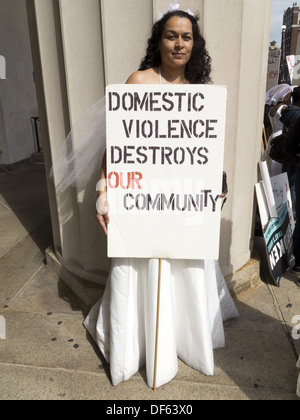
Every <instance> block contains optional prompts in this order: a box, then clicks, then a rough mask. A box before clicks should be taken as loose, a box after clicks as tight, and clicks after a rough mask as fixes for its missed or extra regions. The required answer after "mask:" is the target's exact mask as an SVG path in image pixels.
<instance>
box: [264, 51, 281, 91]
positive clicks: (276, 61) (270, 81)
mask: <svg viewBox="0 0 300 420" xmlns="http://www.w3.org/2000/svg"><path fill="white" fill-rule="evenodd" d="M280 57H281V50H279V49H274V50H270V51H269V59H268V75H267V91H268V90H270V89H271V88H272V87H274V86H277V85H278V78H279V65H280Z"/></svg>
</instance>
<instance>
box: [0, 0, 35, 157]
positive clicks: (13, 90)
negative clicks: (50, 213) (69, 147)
mask: <svg viewBox="0 0 300 420" xmlns="http://www.w3.org/2000/svg"><path fill="white" fill-rule="evenodd" d="M0 55H2V56H3V57H5V60H6V79H5V80H0V150H1V152H2V153H1V154H0V163H2V164H13V163H15V162H18V161H21V160H23V159H26V158H28V157H30V155H31V154H32V153H33V152H34V151H35V144H34V134H33V128H32V123H31V121H30V117H31V116H37V115H38V110H37V103H36V93H35V84H34V80H33V68H32V60H31V49H30V41H29V32H28V23H27V15H26V3H25V0H1V1H0Z"/></svg>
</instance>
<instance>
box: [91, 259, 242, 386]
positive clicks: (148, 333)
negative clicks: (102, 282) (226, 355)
mask: <svg viewBox="0 0 300 420" xmlns="http://www.w3.org/2000/svg"><path fill="white" fill-rule="evenodd" d="M158 271H159V264H158V260H157V259H151V260H146V259H114V260H113V264H112V268H111V272H110V276H109V279H108V283H107V286H106V289H105V292H104V295H103V298H102V300H101V301H100V302H98V303H97V304H96V305H94V307H93V308H92V309H91V311H90V313H89V315H88V317H87V318H86V320H85V322H84V325H85V327H86V328H87V330H88V331H89V332H90V334H91V335H92V337H93V338H94V340H95V341H96V343H97V344H98V346H99V348H100V350H101V352H102V354H103V355H104V357H105V359H106V360H107V362H108V363H109V364H110V372H111V379H112V383H113V385H118V384H119V383H120V382H122V381H126V380H128V379H129V378H130V377H131V376H132V375H134V374H135V373H136V372H137V371H138V370H139V369H140V367H142V366H144V365H146V372H147V383H148V386H149V387H153V385H154V359H155V342H156V313H157V290H158ZM236 316H238V312H237V309H236V307H235V305H234V303H233V300H232V298H231V296H230V294H229V291H228V288H227V286H226V283H225V280H224V277H223V275H222V273H221V271H220V268H219V264H218V263H217V262H216V261H203V260H197V261H195V260H162V267H161V291H160V315H159V329H158V331H159V334H158V355H157V374H156V387H159V386H161V385H163V384H165V383H167V382H169V381H170V380H171V379H173V378H174V377H175V375H176V373H177V371H178V359H177V357H179V358H180V359H181V360H182V361H183V362H185V363H186V364H187V365H189V366H191V367H192V368H194V369H197V370H199V371H200V372H202V373H204V374H206V375H213V374H214V355H213V350H214V349H216V348H221V347H224V346H225V338H224V329H223V321H225V320H226V319H229V318H233V317H236Z"/></svg>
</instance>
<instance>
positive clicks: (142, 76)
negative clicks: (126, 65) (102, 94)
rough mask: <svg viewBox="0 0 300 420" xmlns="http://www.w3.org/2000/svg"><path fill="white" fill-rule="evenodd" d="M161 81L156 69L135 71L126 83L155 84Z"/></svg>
mask: <svg viewBox="0 0 300 420" xmlns="http://www.w3.org/2000/svg"><path fill="white" fill-rule="evenodd" d="M154 83H159V76H158V72H157V70H156V69H153V68H151V69H147V70H143V71H135V72H134V73H132V74H131V75H130V76H129V78H128V79H127V81H126V84H154Z"/></svg>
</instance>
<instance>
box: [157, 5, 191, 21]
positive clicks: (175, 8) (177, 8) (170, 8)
mask: <svg viewBox="0 0 300 420" xmlns="http://www.w3.org/2000/svg"><path fill="white" fill-rule="evenodd" d="M175 10H180V6H179V3H174V2H173V3H170V6H169V7H168V9H167V10H166V11H165V12H164V13H162V12H160V13H159V15H158V17H157V20H156V21H159V20H161V19H162V18H163V17H164V16H165V15H166V14H167V13H169V12H174V11H175ZM184 11H185V12H186V13H188V14H189V15H191V16H195V15H194V13H193V12H192V11H191V10H190V9H187V10H184Z"/></svg>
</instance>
